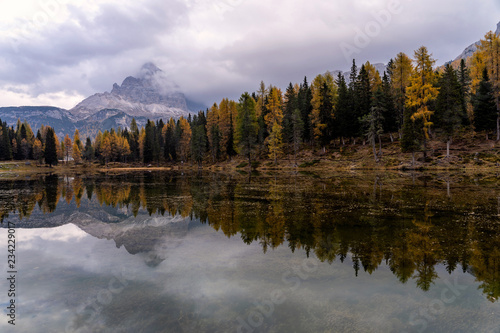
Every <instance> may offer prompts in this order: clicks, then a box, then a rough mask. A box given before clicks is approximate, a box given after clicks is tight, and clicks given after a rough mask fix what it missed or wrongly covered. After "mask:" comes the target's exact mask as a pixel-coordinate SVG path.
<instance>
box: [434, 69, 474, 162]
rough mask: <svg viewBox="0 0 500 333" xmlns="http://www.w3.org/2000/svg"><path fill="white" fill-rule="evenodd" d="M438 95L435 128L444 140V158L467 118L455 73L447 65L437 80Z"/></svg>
mask: <svg viewBox="0 0 500 333" xmlns="http://www.w3.org/2000/svg"><path fill="white" fill-rule="evenodd" d="M438 87H439V94H438V96H437V98H436V113H435V115H434V119H435V121H434V122H435V124H436V127H437V128H438V129H439V130H441V131H442V133H443V135H444V137H445V140H446V157H449V156H450V144H451V140H452V139H453V136H454V135H455V133H456V132H457V131H458V130H459V129H460V127H461V126H462V124H463V123H464V122H465V121H464V119H466V118H467V114H466V113H465V112H464V109H463V108H462V106H463V105H462V101H463V100H462V87H461V85H460V81H459V79H458V76H457V72H456V71H455V70H454V69H453V68H452V67H451V65H449V64H447V65H446V67H445V69H444V72H443V73H442V75H441V76H440V77H439V80H438Z"/></svg>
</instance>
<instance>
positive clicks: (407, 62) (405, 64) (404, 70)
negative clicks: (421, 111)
mask: <svg viewBox="0 0 500 333" xmlns="http://www.w3.org/2000/svg"><path fill="white" fill-rule="evenodd" d="M387 70H388V73H389V78H390V81H391V86H392V89H393V96H394V103H395V105H396V110H397V113H398V118H397V120H398V121H397V122H398V129H399V132H400V134H401V130H402V128H403V122H404V120H403V118H404V113H405V108H406V103H405V101H406V88H408V86H409V85H410V79H411V76H412V74H413V64H412V61H411V59H410V58H409V57H408V56H407V55H406V54H405V53H403V52H400V53H398V55H397V56H396V58H395V59H394V60H392V59H391V61H390V62H389V66H388V67H387Z"/></svg>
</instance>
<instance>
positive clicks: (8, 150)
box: [0, 120, 13, 161]
mask: <svg viewBox="0 0 500 333" xmlns="http://www.w3.org/2000/svg"><path fill="white" fill-rule="evenodd" d="M0 131H1V136H0V160H4V161H5V160H11V159H12V157H13V156H12V144H11V140H10V135H9V132H10V129H9V127H8V126H7V122H2V121H1V120H0Z"/></svg>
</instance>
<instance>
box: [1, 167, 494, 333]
mask: <svg viewBox="0 0 500 333" xmlns="http://www.w3.org/2000/svg"><path fill="white" fill-rule="evenodd" d="M499 185H500V178H499V177H497V175H474V176H466V175H462V174H397V173H394V174H391V173H385V174H375V173H365V174H356V173H343V174H335V175H328V176H324V175H322V176H318V175H314V174H291V175H272V174H260V175H247V174H242V175H237V176H234V175H233V176H230V175H223V174H193V175H188V174H176V173H134V174H128V175H114V176H113V175H102V176H99V177H90V178H85V177H78V176H76V177H72V178H58V177H56V176H47V177H42V178H33V179H23V180H17V181H0V207H1V208H0V216H1V219H2V221H3V223H2V228H0V251H3V252H4V253H5V255H4V256H3V257H4V260H3V261H2V262H1V267H2V270H1V273H0V274H2V275H4V276H5V277H6V278H7V277H9V274H8V273H7V271H9V267H8V263H7V255H8V253H7V250H8V248H7V241H8V235H9V230H8V223H9V222H10V223H11V224H12V223H14V224H15V225H16V229H15V231H14V233H15V240H16V250H15V256H16V264H15V266H16V267H15V269H16V272H17V273H16V282H15V289H16V296H15V302H16V303H15V304H16V317H15V324H16V325H15V327H14V326H12V325H10V324H9V323H8V320H11V319H10V318H9V317H8V316H7V315H6V314H7V313H8V309H7V306H9V301H10V299H11V297H8V296H7V293H8V290H9V284H8V281H7V279H6V278H3V279H1V281H2V282H1V283H0V295H2V296H1V297H0V304H1V307H2V309H3V316H2V317H3V318H2V319H1V320H0V331H1V332H495V333H500V319H499V318H500V305H499V304H500V302H498V297H499V296H500V234H499V231H500V218H499V214H500V187H499ZM10 233H12V230H11V231H10Z"/></svg>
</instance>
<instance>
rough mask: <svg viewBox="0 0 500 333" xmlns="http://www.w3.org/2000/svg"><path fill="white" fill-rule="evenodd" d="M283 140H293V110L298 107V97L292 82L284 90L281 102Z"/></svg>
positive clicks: (289, 141)
mask: <svg viewBox="0 0 500 333" xmlns="http://www.w3.org/2000/svg"><path fill="white" fill-rule="evenodd" d="M283 104H284V105H283V142H285V143H291V142H292V141H293V124H292V116H293V112H294V111H295V110H296V109H298V98H297V94H296V92H295V88H294V87H293V85H292V83H291V82H290V84H289V85H288V88H287V89H286V92H285V100H284V103H283Z"/></svg>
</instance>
